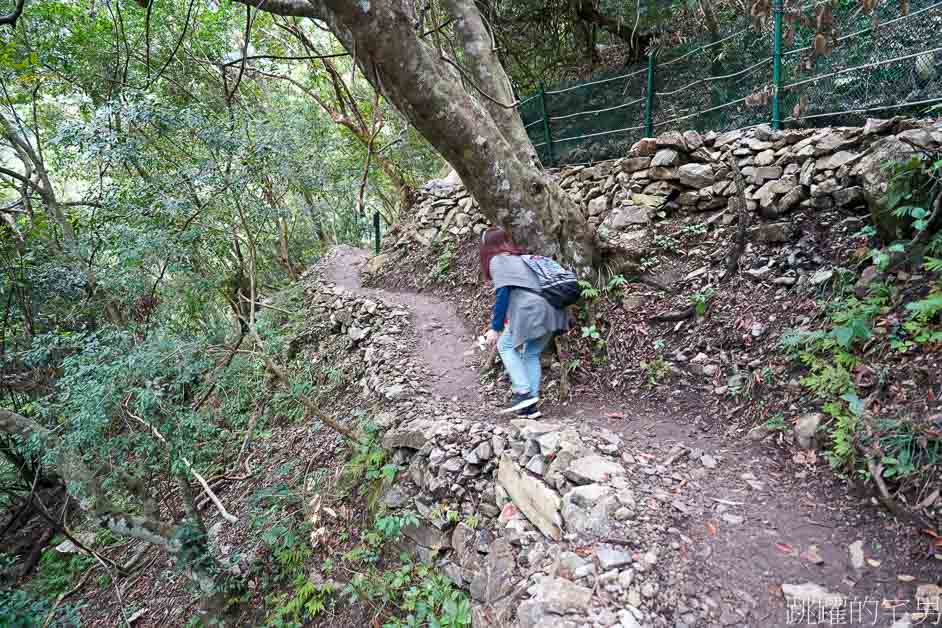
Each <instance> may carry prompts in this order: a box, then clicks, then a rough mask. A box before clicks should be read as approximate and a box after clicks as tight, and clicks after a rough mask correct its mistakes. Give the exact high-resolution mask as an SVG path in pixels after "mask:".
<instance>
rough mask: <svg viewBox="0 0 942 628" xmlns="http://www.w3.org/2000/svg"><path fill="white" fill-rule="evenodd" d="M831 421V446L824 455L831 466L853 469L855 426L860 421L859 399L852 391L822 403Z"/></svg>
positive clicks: (855, 452) (854, 462)
mask: <svg viewBox="0 0 942 628" xmlns="http://www.w3.org/2000/svg"><path fill="white" fill-rule="evenodd" d="M824 411H825V412H826V413H827V414H829V415H830V416H831V417H832V418H833V419H834V420H833V421H832V422H831V430H830V436H831V446H830V447H829V448H828V450H827V451H826V452H825V456H826V457H827V459H828V462H830V463H831V466H832V467H834V468H839V469H846V468H850V469H853V468H854V466H855V465H856V462H857V455H858V454H857V443H856V442H855V439H856V438H857V426H858V424H859V422H860V399H859V398H858V397H857V395H856V394H854V393H845V394H844V395H842V396H841V397H840V398H839V399H832V400H831V401H829V402H827V403H826V404H824Z"/></svg>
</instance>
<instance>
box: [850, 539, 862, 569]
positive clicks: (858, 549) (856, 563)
mask: <svg viewBox="0 0 942 628" xmlns="http://www.w3.org/2000/svg"><path fill="white" fill-rule="evenodd" d="M847 552H848V553H849V554H850V566H851V567H853V568H854V569H863V568H864V551H863V541H859V540H858V541H854V542H853V543H851V544H850V545H848V546H847Z"/></svg>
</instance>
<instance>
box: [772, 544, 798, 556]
mask: <svg viewBox="0 0 942 628" xmlns="http://www.w3.org/2000/svg"><path fill="white" fill-rule="evenodd" d="M775 548H776V549H777V550H778V551H780V552H782V553H783V554H791V553H792V552H794V551H795V548H793V547H792V546H791V545H789V544H788V543H776V544H775Z"/></svg>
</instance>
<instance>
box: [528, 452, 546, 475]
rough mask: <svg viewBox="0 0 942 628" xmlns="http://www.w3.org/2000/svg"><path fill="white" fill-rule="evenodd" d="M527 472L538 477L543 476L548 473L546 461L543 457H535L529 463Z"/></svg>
mask: <svg viewBox="0 0 942 628" xmlns="http://www.w3.org/2000/svg"><path fill="white" fill-rule="evenodd" d="M526 468H527V471H529V472H530V473H535V474H536V475H543V473H544V472H545V471H546V459H544V458H543V456H533V457H532V458H530V462H528V463H527V467H526Z"/></svg>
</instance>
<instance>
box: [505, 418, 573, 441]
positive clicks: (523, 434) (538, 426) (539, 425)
mask: <svg viewBox="0 0 942 628" xmlns="http://www.w3.org/2000/svg"><path fill="white" fill-rule="evenodd" d="M510 424H511V425H513V426H514V427H516V428H517V429H518V430H519V431H520V438H525V439H526V438H537V437H538V436H541V435H543V434H548V433H549V432H556V431H559V430H561V429H562V428H563V426H562V425H560V424H559V423H550V422H548V421H533V420H531V419H514V420H512V421H511V422H510Z"/></svg>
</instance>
